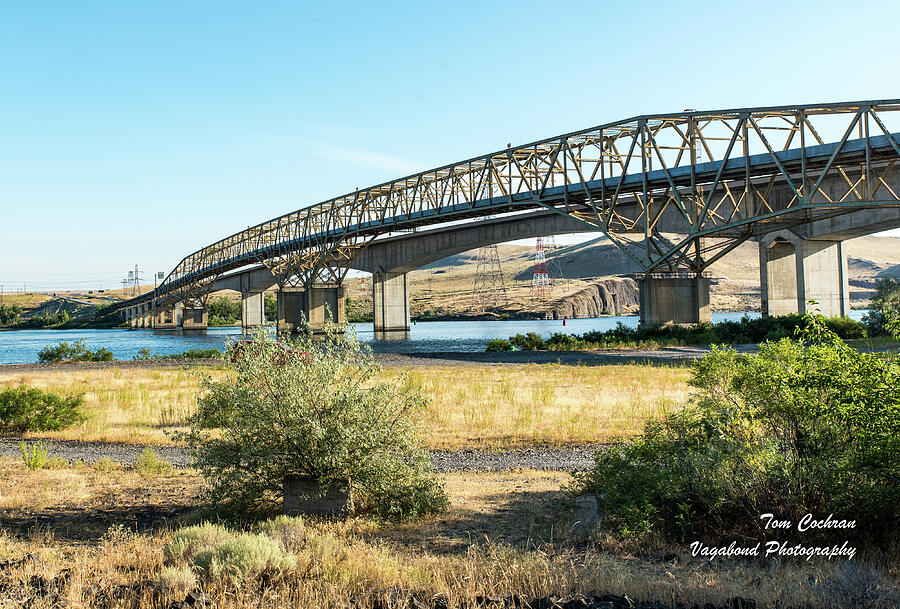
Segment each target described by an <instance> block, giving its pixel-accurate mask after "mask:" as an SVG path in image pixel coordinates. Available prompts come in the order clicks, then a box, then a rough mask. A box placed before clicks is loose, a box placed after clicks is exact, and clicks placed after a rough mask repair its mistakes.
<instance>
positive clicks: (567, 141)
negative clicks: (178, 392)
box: [121, 100, 900, 330]
mask: <svg viewBox="0 0 900 609" xmlns="http://www.w3.org/2000/svg"><path fill="white" fill-rule="evenodd" d="M898 110H900V100H881V101H863V102H847V103H834V104H815V105H806V106H780V107H768V108H741V109H732V110H717V111H702V112H684V113H676V114H664V115H654V116H639V117H635V118H631V119H628V120H625V121H619V122H615V123H608V124H605V125H600V126H598V127H592V128H590V129H586V130H583V131H578V132H573V133H569V134H564V135H560V136H557V137H553V138H550V139H546V140H542V141H539V142H534V143H531V144H527V145H524V146H518V147H515V148H512V147H510V148H507V149H506V150H500V151H498V152H493V153H490V154H487V155H484V156H480V157H475V158H472V159H469V160H466V161H462V162H460V163H454V164H452V165H446V166H444V167H439V168H436V169H432V170H428V171H425V172H421V173H419V174H415V175H412V176H406V177H404V178H400V179H398V180H394V181H391V182H386V183H384V184H380V185H377V186H373V187H370V188H367V189H363V190H358V191H355V192H353V193H349V194H346V195H343V196H341V197H336V198H334V199H330V200H328V201H325V202H323V203H319V204H317V205H312V206H310V207H306V208H303V209H300V210H298V211H295V212H292V213H290V214H286V215H284V216H280V217H278V218H274V219H272V220H269V221H267V222H264V223H262V224H259V225H257V226H254V227H251V228H248V229H246V230H243V231H241V232H239V233H236V234H234V235H232V236H230V237H227V238H225V239H223V240H221V241H218V242H216V243H214V244H211V245H209V246H207V247H204V248H202V249H201V250H198V251H197V252H194V253H193V254H191V255H189V256H187V257H185V258H184V259H183V260H182V261H181V262H180V263H179V264H178V265H177V266H176V268H175V269H174V270H173V271H172V272H171V273H170V274H169V276H168V277H167V278H166V279H165V281H164V282H163V283H162V284H161V285H160V286H159V287H158V288H157V289H155V290H154V291H153V292H151V293H148V294H146V295H143V296H141V297H138V298H134V299H131V300H129V301H125V302H124V303H122V304H121V306H122V308H123V310H125V311H126V314H127V315H128V317H129V318H131V319H132V320H133V321H134V323H135V325H139V326H147V325H149V326H154V327H167V326H169V327H171V326H181V327H184V328H191V327H205V303H206V299H207V297H208V295H209V293H210V292H211V291H213V290H215V289H220V288H221V287H222V286H224V285H232V284H234V282H241V281H243V282H244V283H243V284H240V283H238V284H235V285H237V287H238V288H240V291H241V292H242V294H245V314H246V317H247V318H248V320H247V321H246V324H245V325H253V323H254V322H255V321H256V320H257V319H258V317H259V315H260V314H261V306H262V305H261V298H262V297H261V296H258V295H259V294H260V286H262V285H264V284H268V286H273V285H274V286H277V287H278V289H279V327H280V328H281V329H283V330H290V329H294V328H296V327H297V323H298V320H299V317H300V316H301V315H305V316H306V317H307V319H308V320H309V321H310V322H311V323H312V325H313V326H314V327H318V326H320V325H321V324H323V323H326V321H328V320H327V319H326V313H325V311H326V308H327V309H330V311H331V317H332V319H334V318H335V317H336V318H337V319H340V317H341V313H342V309H343V298H342V297H341V284H342V282H343V279H344V277H345V276H346V273H347V271H348V270H349V269H350V268H362V269H365V270H368V271H370V272H372V273H373V277H374V279H373V281H374V286H373V287H374V290H373V294H374V295H375V307H376V311H375V318H376V329H382V330H391V329H401V330H402V329H405V328H408V326H409V309H408V295H407V286H406V273H407V272H408V271H409V270H412V269H414V268H418V267H419V266H422V265H424V264H427V263H429V262H432V261H434V260H437V259H440V258H442V257H445V256H446V255H450V254H453V253H458V252H459V251H465V250H466V249H472V248H474V247H478V246H479V245H484V244H486V243H489V242H494V243H496V242H500V241H508V240H512V239H518V238H524V237H530V236H538V235H540V234H557V233H560V232H566V233H568V232H578V231H596V232H600V233H603V234H604V235H606V236H607V237H608V238H609V239H610V240H611V241H612V242H613V243H615V244H616V245H617V246H619V247H620V248H621V249H622V250H623V251H624V252H625V253H626V254H627V255H628V256H629V257H631V258H632V259H633V260H634V261H635V263H637V265H638V266H639V267H640V268H642V269H643V270H644V278H643V279H642V281H641V282H640V284H641V292H642V295H641V319H642V322H643V323H690V322H696V321H702V320H704V319H708V318H709V304H708V303H709V285H708V281H707V280H706V279H704V278H703V271H704V269H706V268H707V267H708V266H709V265H710V264H712V263H713V262H715V261H716V260H718V259H719V258H721V257H722V256H724V255H727V253H728V252H730V251H731V250H732V249H734V248H735V247H736V246H737V245H739V244H740V243H742V242H743V241H745V240H747V239H756V240H760V241H761V243H763V247H762V248H761V258H760V260H761V279H762V283H763V289H764V295H763V310H764V311H767V310H768V311H771V312H774V311H779V312H781V311H782V310H784V309H785V307H787V309H795V310H800V311H802V310H803V308H804V307H805V301H806V297H807V296H808V295H809V294H817V295H819V296H820V297H822V296H824V297H825V299H824V302H825V303H826V304H825V305H824V307H823V312H826V313H840V312H842V311H844V310H846V308H847V306H848V303H847V302H846V298H845V297H844V295H843V292H845V291H846V290H845V287H843V286H845V284H846V272H842V271H841V269H842V268H844V267H846V262H845V260H846V259H845V257H844V255H843V253H842V250H841V248H840V247H839V244H840V241H841V240H842V239H846V238H849V237H850V236H858V235H860V234H868V233H869V232H875V231H877V230H884V229H886V228H891V227H895V226H900V196H898V195H900V167H898V166H896V164H897V161H898V160H900V112H898ZM812 241H816V242H818V243H819V245H821V246H822V247H818V246H815V247H813V246H811V245H809V242H812ZM828 243H830V244H831V245H827V244H828ZM822 244H826V245H822ZM770 254H772V255H770ZM841 260H844V262H843V263H842V262H841ZM792 265H793V266H792ZM254 267H261V268H254ZM789 267H790V268H792V269H793V271H792V274H790V276H789V277H788V278H787V279H785V280H784V281H782V280H780V279H779V280H778V281H774V280H773V281H766V279H767V278H768V277H769V275H772V273H775V274H777V275H778V277H784V276H785V273H787V272H788V270H789ZM775 268H777V269H778V271H777V273H776V271H774V270H773V269H775ZM241 269H248V270H246V271H242V270H241ZM767 269H768V270H767ZM814 269H820V270H818V271H816V270H814ZM822 269H825V270H822ZM235 273H236V276H237V277H240V279H234V278H233V277H232V275H235ZM842 273H843V275H842ZM597 274H602V269H598V273H597ZM773 277H774V275H773ZM766 290H768V291H769V292H773V291H774V292H773V294H769V293H767V292H766ZM255 295H256V296H255ZM253 298H256V299H257V300H258V303H254V302H249V304H248V299H249V300H250V301H252V300H253ZM768 301H771V303H770V304H771V306H767V302H768ZM776 301H777V302H778V303H781V304H777V303H776ZM820 302H821V301H820ZM257 309H259V311H257ZM379 311H380V313H379Z"/></svg>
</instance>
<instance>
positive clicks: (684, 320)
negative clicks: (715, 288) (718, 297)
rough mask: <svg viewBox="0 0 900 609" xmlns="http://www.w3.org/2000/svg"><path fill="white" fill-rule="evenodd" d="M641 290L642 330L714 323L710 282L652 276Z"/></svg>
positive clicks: (699, 279)
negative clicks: (675, 325) (653, 327)
mask: <svg viewBox="0 0 900 609" xmlns="http://www.w3.org/2000/svg"><path fill="white" fill-rule="evenodd" d="M638 287H639V290H640V295H639V298H640V305H641V322H640V323H641V326H642V327H644V326H655V325H663V326H665V325H670V324H679V325H680V324H698V323H702V322H708V321H710V309H709V279H706V278H704V277H677V276H672V277H665V276H662V277H654V276H650V277H645V278H643V279H641V280H640V281H639V282H638Z"/></svg>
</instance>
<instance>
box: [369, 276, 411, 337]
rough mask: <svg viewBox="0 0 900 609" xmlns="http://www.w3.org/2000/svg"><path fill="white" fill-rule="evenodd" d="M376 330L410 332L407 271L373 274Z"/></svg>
mask: <svg viewBox="0 0 900 609" xmlns="http://www.w3.org/2000/svg"><path fill="white" fill-rule="evenodd" d="M372 303H373V305H374V308H375V311H374V313H375V315H374V318H375V332H409V284H408V282H407V278H406V273H394V272H390V271H381V270H379V271H376V272H375V273H373V274H372Z"/></svg>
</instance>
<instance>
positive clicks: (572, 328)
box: [0, 311, 866, 364]
mask: <svg viewBox="0 0 900 609" xmlns="http://www.w3.org/2000/svg"><path fill="white" fill-rule="evenodd" d="M865 313H866V311H852V312H851V315H850V316H851V317H852V318H853V319H860V318H861V317H862V316H863V315H864V314H865ZM744 315H747V316H748V317H759V313H741V312H738V313H713V314H712V321H713V322H720V321H726V320H737V319H740V318H741V317H742V316H744ZM617 323H622V324H625V325H626V326H630V327H637V324H638V318H637V316H607V317H596V318H591V319H570V320H568V321H567V322H566V325H565V326H564V325H563V322H562V321H559V320H526V321H423V322H419V323H416V324H414V325H413V326H412V328H411V329H410V331H409V333H408V334H405V333H404V334H399V335H398V334H394V335H391V336H379V337H376V336H375V332H374V331H373V330H372V324H371V323H360V324H353V327H354V328H355V330H356V335H357V337H358V338H359V340H360V342H363V343H367V344H369V345H371V347H372V350H373V351H374V352H376V353H434V352H441V351H456V352H460V351H461V352H466V351H468V352H483V351H484V349H485V346H486V345H487V343H488V341H490V340H491V339H494V338H509V337H510V336H512V335H513V334H520V333H521V334H525V333H527V332H536V333H538V334H540V335H541V337H543V338H548V337H549V336H550V335H551V334H553V333H554V332H563V333H570V334H581V333H583V332H587V331H589V330H608V329H610V328H614V327H615V326H616V324H617ZM240 336H241V329H240V328H209V329H208V330H200V331H190V332H180V331H177V330H119V329H117V330H10V331H0V364H24V363H32V362H36V361H37V354H38V351H40V350H41V349H43V348H44V347H47V346H53V345H56V344H58V343H60V342H63V341H68V342H72V341H75V340H79V339H80V340H83V341H84V343H85V346H87V347H88V348H89V349H98V348H100V347H106V348H107V349H109V350H110V351H112V352H113V355H114V356H115V358H116V359H120V360H130V359H132V358H133V357H134V356H136V355H137V354H138V352H139V351H141V349H148V350H149V351H150V352H151V353H159V354H161V355H168V354H170V353H181V352H182V351H186V350H187V349H193V348H199V349H210V348H217V349H221V348H222V347H223V346H224V345H225V343H226V341H227V340H229V339H232V340H233V339H236V338H240Z"/></svg>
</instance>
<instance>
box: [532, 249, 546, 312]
mask: <svg viewBox="0 0 900 609" xmlns="http://www.w3.org/2000/svg"><path fill="white" fill-rule="evenodd" d="M548 296H550V274H549V273H548V272H547V259H546V257H545V256H544V240H543V239H542V238H541V237H538V238H537V241H536V242H535V244H534V267H533V271H532V273H531V297H532V298H546V297H548Z"/></svg>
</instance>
